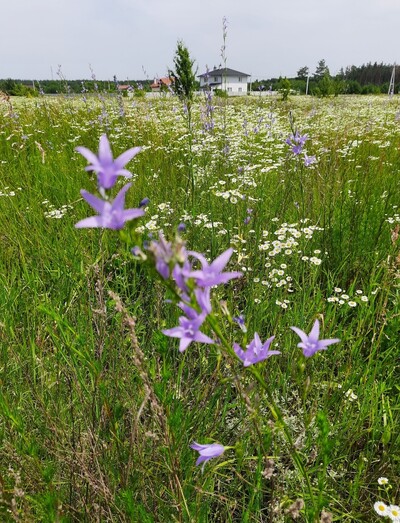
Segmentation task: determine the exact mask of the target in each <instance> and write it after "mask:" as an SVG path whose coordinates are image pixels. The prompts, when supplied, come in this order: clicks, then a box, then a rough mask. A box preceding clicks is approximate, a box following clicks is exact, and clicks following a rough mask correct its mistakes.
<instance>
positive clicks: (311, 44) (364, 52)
mask: <svg viewBox="0 0 400 523" xmlns="http://www.w3.org/2000/svg"><path fill="white" fill-rule="evenodd" d="M224 16H225V17H226V18H227V21H228V29H227V40H226V55H227V66H228V67H230V68H232V69H237V70H239V71H241V72H244V73H248V74H251V75H252V76H253V79H254V80H255V79H257V78H259V79H261V78H270V77H277V76H280V75H281V76H288V77H292V76H295V75H296V72H297V70H298V69H299V68H300V67H302V66H305V65H307V66H309V68H310V72H311V73H313V72H314V71H315V68H316V65H317V62H318V61H319V60H320V59H322V58H324V59H325V60H326V63H327V65H328V66H329V68H330V71H331V73H336V72H338V71H339V69H340V67H342V66H343V67H346V65H352V64H354V65H361V64H362V63H366V62H368V61H372V62H375V61H378V62H381V61H383V62H385V63H393V62H395V61H396V62H397V63H400V29H399V28H400V0H0V18H1V27H0V78H9V77H11V78H19V79H39V80H40V79H50V78H51V77H52V76H53V77H54V78H57V69H58V66H59V65H61V68H62V73H63V75H64V77H65V78H67V79H71V80H72V79H82V78H90V76H91V72H90V66H91V67H92V69H93V71H94V73H95V75H96V77H97V78H98V79H104V80H107V79H112V77H113V75H116V76H117V78H118V79H119V80H120V81H122V82H123V81H124V80H126V79H127V78H129V79H145V78H147V77H148V78H150V79H152V78H153V77H155V76H163V75H164V74H165V73H166V72H167V70H168V67H171V66H172V64H173V56H174V51H175V48H176V42H177V40H178V39H182V40H183V41H184V43H185V44H186V46H187V47H188V49H189V51H190V54H191V56H192V57H193V58H194V59H195V60H196V66H197V67H198V74H200V73H204V72H205V70H206V66H208V67H209V68H212V67H213V66H214V65H215V66H218V65H219V64H220V63H221V61H222V59H221V45H222V18H223V17H224Z"/></svg>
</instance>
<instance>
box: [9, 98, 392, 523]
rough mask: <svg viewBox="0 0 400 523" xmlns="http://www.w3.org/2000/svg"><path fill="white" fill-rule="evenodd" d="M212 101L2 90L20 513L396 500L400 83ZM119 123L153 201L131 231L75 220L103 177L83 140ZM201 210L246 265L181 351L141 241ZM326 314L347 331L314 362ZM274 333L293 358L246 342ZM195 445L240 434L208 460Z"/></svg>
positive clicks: (18, 516) (365, 506)
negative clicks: (323, 95) (342, 93)
mask: <svg viewBox="0 0 400 523" xmlns="http://www.w3.org/2000/svg"><path fill="white" fill-rule="evenodd" d="M192 113H193V114H192V118H191V121H192V125H191V127H190V128H189V127H188V124H187V122H188V119H187V113H186V112H185V110H184V108H183V107H182V105H181V103H180V102H179V100H177V99H172V98H165V99H157V100H151V101H149V100H135V101H132V100H124V102H123V105H122V102H121V100H119V101H118V99H116V98H103V97H98V98H97V97H96V98H89V99H87V100H80V99H79V100H78V99H76V98H68V97H58V98H55V99H50V98H40V99H37V100H28V99H22V100H21V99H19V100H12V105H10V104H7V103H6V102H1V105H0V238H1V244H0V245H1V251H0V264H1V265H0V349H1V352H0V492H1V496H0V520H1V521H5V522H6V521H21V522H30V521H32V522H36V521H37V522H53V521H54V522H57V521H60V522H69V521H88V522H92V521H93V522H94V521H122V522H130V521H132V522H140V523H141V522H143V523H150V522H161V523H164V522H165V523H170V522H174V521H179V522H191V523H192V522H193V523H203V522H204V523H211V522H215V523H224V522H235V523H236V522H252V523H256V522H257V523H261V522H284V521H293V520H297V521H307V522H314V521H325V522H329V521H341V522H361V521H376V520H379V519H381V518H380V517H379V516H378V514H377V513H376V511H375V510H374V503H376V502H377V501H382V502H384V503H385V504H386V505H390V504H392V505H396V504H400V485H399V469H400V433H399V424H400V402H399V392H400V386H399V376H400V373H399V368H400V367H399V356H400V350H399V332H400V307H399V297H400V279H399V278H400V241H399V227H400V99H399V97H393V98H391V99H389V98H388V97H386V96H382V97H380V96H376V97H366V96H363V97H356V96H351V97H337V98H331V99H315V98H312V97H294V98H292V99H290V100H289V101H288V102H287V103H284V102H281V101H280V100H278V99H276V98H274V97H268V98H266V97H263V98H260V99H258V98H249V97H243V98H240V99H239V98H237V99H221V98H213V99H212V100H211V101H208V102H207V100H206V99H202V98H201V99H198V100H197V101H196V102H195V104H194V105H193V108H192ZM296 131H298V133H299V135H301V136H303V135H305V134H306V135H307V138H308V139H307V140H306V141H305V143H304V145H303V148H302V151H301V152H300V153H299V154H295V153H294V152H293V147H292V145H290V144H288V143H286V140H287V139H288V138H290V137H292V141H293V135H294V133H295V132H296ZM102 134H106V135H107V136H108V139H109V140H110V143H111V146H112V149H113V152H114V156H117V155H118V154H121V153H122V152H123V151H125V150H126V149H128V148H130V147H133V146H142V151H141V152H140V153H139V154H138V155H137V156H136V157H135V158H134V159H133V160H132V161H131V162H130V163H129V164H128V165H127V169H129V170H130V171H131V172H132V173H133V178H132V180H131V181H133V186H132V188H130V189H129V191H128V192H127V197H126V198H127V202H126V203H127V207H137V206H138V204H139V202H140V201H141V200H142V199H143V198H145V197H148V198H149V199H150V203H149V205H148V206H147V208H146V214H145V216H144V217H143V218H140V219H139V220H135V221H131V222H128V223H127V225H126V227H125V228H124V229H123V231H121V232H120V233H118V232H115V231H112V230H107V229H76V228H75V227H74V225H75V223H77V222H78V221H79V220H81V219H84V218H86V217H88V216H91V215H93V211H92V209H91V208H90V207H89V206H88V205H87V204H86V202H85V201H84V200H83V199H82V198H81V195H80V192H79V191H80V189H86V190H87V191H90V192H92V193H94V192H95V191H96V181H95V175H93V174H91V173H87V172H85V167H86V166H87V162H86V160H85V159H84V158H83V157H82V156H81V155H80V154H79V153H78V152H76V151H75V147H77V146H85V147H87V148H89V149H90V150H92V151H94V152H96V154H97V150H98V147H99V138H100V136H101V135H102ZM296 152H298V151H296ZM313 157H315V158H313ZM306 164H309V165H306ZM117 185H118V188H120V187H122V185H123V182H121V181H119V182H118V183H117ZM182 222H183V223H185V225H186V229H185V231H184V232H183V233H182V237H183V238H184V239H185V241H186V242H187V248H188V250H191V251H196V252H199V253H203V254H204V255H205V256H206V257H207V259H208V260H214V259H215V258H216V257H217V256H219V255H220V254H221V253H223V252H224V251H226V250H227V249H228V248H229V247H232V248H233V249H234V253H233V255H232V257H231V259H230V262H229V265H228V266H227V269H226V270H229V271H240V272H241V273H242V277H241V278H237V279H232V280H230V281H228V282H227V283H226V284H223V285H219V286H218V287H217V288H215V289H213V290H212V300H213V314H212V315H211V316H210V318H211V319H210V320H209V321H208V323H207V324H205V326H204V332H205V333H206V335H208V336H211V337H212V338H213V339H214V340H216V338H217V337H218V338H219V340H220V342H219V343H216V344H214V345H211V344H202V343H192V344H191V345H190V346H189V348H188V349H187V350H186V351H184V352H182V353H181V352H179V350H178V347H179V342H178V340H175V339H173V338H171V337H167V336H165V335H164V334H163V333H162V330H164V329H170V328H172V327H174V326H176V325H177V323H178V318H179V316H180V315H181V314H182V311H180V310H179V309H178V308H177V307H176V305H174V303H171V300H172V301H174V295H173V293H172V291H171V289H168V288H166V285H165V282H164V281H163V280H162V278H160V277H159V275H157V273H156V271H155V270H154V267H151V264H150V263H142V262H140V260H138V259H136V258H134V256H133V255H132V254H131V248H132V247H133V246H134V245H135V244H136V243H137V242H139V239H140V238H143V239H147V240H148V239H149V238H150V239H151V238H157V235H158V231H160V230H162V231H163V232H164V235H165V237H166V238H167V239H170V240H172V239H173V238H174V237H175V234H176V230H177V228H178V226H179V224H181V223H182ZM149 235H150V237H149ZM110 291H111V292H112V293H114V294H112V295H110ZM167 298H169V299H167ZM166 299H167V300H166ZM119 300H121V301H122V304H121V303H119ZM240 315H243V316H244V318H245V324H246V327H247V332H246V333H245V332H244V330H245V329H244V327H243V326H242V328H240V326H239V325H238V322H236V321H235V320H234V319H233V318H236V317H238V316H240ZM132 318H135V322H134V323H135V325H133V322H132ZM316 319H318V320H319V321H320V324H321V338H324V339H327V338H340V340H341V341H340V343H336V344H334V345H332V346H330V347H328V348H327V350H326V351H318V352H317V353H316V354H315V355H314V356H313V357H310V358H305V357H304V356H303V353H302V350H301V349H300V348H298V347H297V344H298V343H299V341H300V340H299V337H298V336H297V334H295V332H293V331H292V330H291V329H290V327H292V326H296V327H298V328H300V329H302V330H303V331H305V332H306V333H309V332H310V330H311V328H312V326H313V324H314V321H315V320H316ZM255 332H257V333H258V334H259V335H260V338H261V340H262V341H263V342H264V340H266V339H267V338H269V337H271V336H273V335H274V336H275V339H274V340H273V343H272V345H271V349H274V350H279V351H280V352H281V354H280V355H279V356H274V357H272V358H271V359H268V360H265V361H263V362H260V363H257V364H255V365H251V366H249V367H244V366H243V364H242V362H241V361H240V360H239V359H237V358H235V356H234V353H233V349H232V348H231V347H233V344H234V343H238V344H239V345H241V347H243V348H244V347H245V346H246V345H247V344H249V343H250V341H251V340H252V339H253V337H254V333H255ZM221 340H222V341H221ZM193 441H197V442H199V443H219V444H222V445H224V446H226V447H230V448H226V449H225V452H224V453H223V455H221V456H220V457H216V458H215V459H213V460H210V461H209V462H208V463H206V464H205V467H204V472H203V473H202V471H201V468H200V467H196V464H195V463H196V459H197V458H198V454H197V453H196V452H195V451H194V450H193V449H192V448H190V445H191V444H192V443H193ZM382 477H385V478H387V479H388V484H380V483H384V482H383V481H382V480H381V481H380V482H379V483H378V479H379V478H382ZM296 500H297V501H296ZM300 500H301V501H300ZM393 510H394V509H393ZM393 517H394V516H392V519H393ZM384 519H385V520H389V519H388V517H385V518H384ZM399 521H400V520H399Z"/></svg>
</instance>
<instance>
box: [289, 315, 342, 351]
mask: <svg viewBox="0 0 400 523" xmlns="http://www.w3.org/2000/svg"><path fill="white" fill-rule="evenodd" d="M290 328H291V329H292V330H293V331H294V332H295V333H296V334H297V335H298V336H300V339H301V342H300V343H298V344H297V346H298V347H300V348H301V349H303V354H304V356H305V357H306V358H309V357H310V356H313V355H314V354H315V353H316V352H317V351H319V350H326V348H327V347H328V346H329V345H332V344H333V343H338V342H339V341H340V340H339V339H338V338H332V339H330V340H319V339H318V338H319V321H318V320H315V323H314V325H313V328H312V329H311V332H310V334H309V335H308V336H307V334H306V333H305V332H304V331H302V330H301V329H299V328H297V327H290Z"/></svg>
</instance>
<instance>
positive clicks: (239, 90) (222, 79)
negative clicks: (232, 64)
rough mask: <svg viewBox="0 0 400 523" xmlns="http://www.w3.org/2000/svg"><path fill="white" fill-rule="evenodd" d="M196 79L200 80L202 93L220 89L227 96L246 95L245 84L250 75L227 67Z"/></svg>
mask: <svg viewBox="0 0 400 523" xmlns="http://www.w3.org/2000/svg"><path fill="white" fill-rule="evenodd" d="M198 78H200V89H201V90H202V91H204V90H206V89H211V90H212V91H214V90H215V89H221V91H226V92H227V93H228V94H247V83H248V82H249V79H250V75H249V74H246V73H241V72H240V71H235V70H234V69H229V68H228V67H227V68H220V69H214V70H213V71H208V72H207V73H204V74H200V75H198Z"/></svg>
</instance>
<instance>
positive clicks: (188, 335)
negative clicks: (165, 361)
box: [162, 306, 214, 352]
mask: <svg viewBox="0 0 400 523" xmlns="http://www.w3.org/2000/svg"><path fill="white" fill-rule="evenodd" d="M185 308H186V312H189V313H190V317H189V318H185V317H184V316H181V317H180V318H179V326H178V327H173V328H172V329H166V330H163V331H162V332H163V334H165V335H166V336H170V337H171V338H180V342H179V352H184V351H185V350H186V349H187V348H188V347H189V345H190V344H191V343H192V341H198V342H200V343H208V344H213V343H214V341H213V340H212V339H211V338H209V337H208V336H206V335H205V334H203V333H202V332H200V331H199V329H200V326H201V324H202V323H203V321H204V319H205V317H206V313H202V314H200V315H196V313H195V311H194V309H192V311H193V312H191V311H189V310H188V309H191V307H188V306H185Z"/></svg>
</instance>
